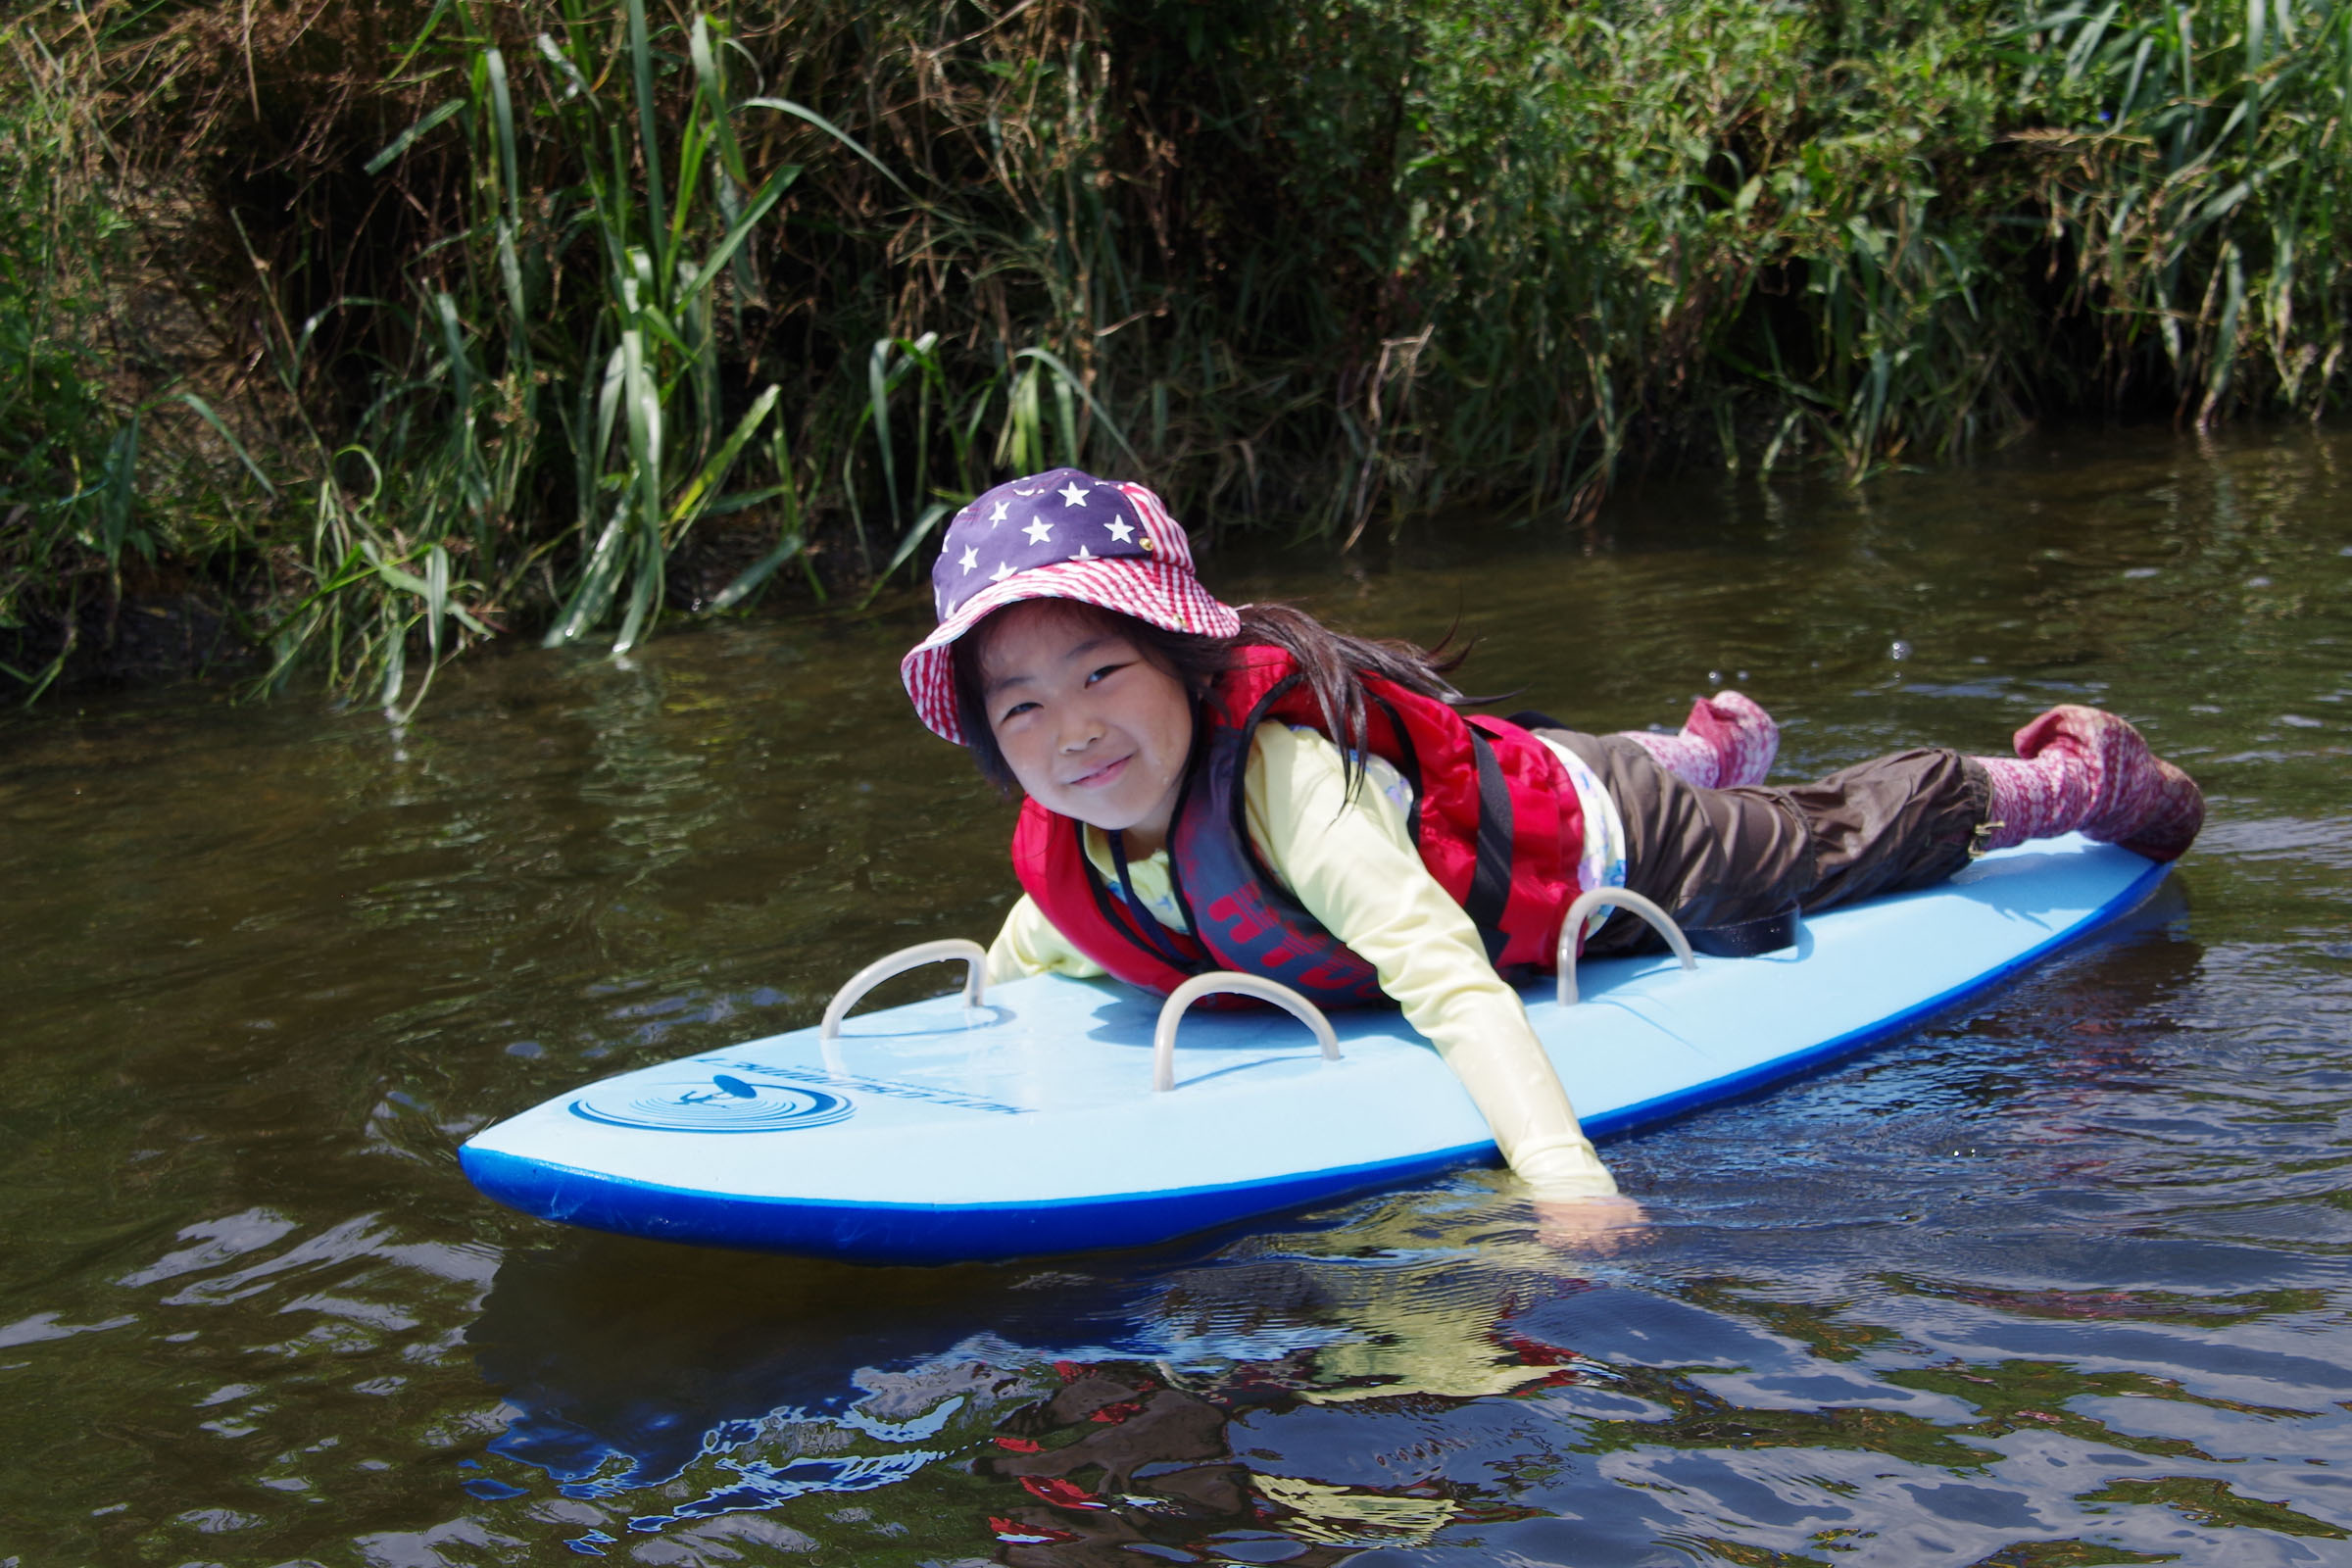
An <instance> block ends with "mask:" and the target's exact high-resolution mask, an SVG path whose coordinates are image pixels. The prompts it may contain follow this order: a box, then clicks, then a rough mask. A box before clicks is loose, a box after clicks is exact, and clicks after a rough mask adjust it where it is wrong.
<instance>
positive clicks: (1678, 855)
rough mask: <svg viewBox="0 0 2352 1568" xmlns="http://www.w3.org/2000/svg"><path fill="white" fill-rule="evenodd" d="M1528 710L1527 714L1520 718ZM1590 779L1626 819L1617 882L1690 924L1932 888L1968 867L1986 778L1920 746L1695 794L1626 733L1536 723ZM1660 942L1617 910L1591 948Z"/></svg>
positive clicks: (1604, 950) (1985, 799)
mask: <svg viewBox="0 0 2352 1568" xmlns="http://www.w3.org/2000/svg"><path fill="white" fill-rule="evenodd" d="M1530 716H1536V715H1530ZM1540 733H1543V734H1544V735H1546V736H1547V737H1548V738H1550V739H1553V740H1558V741H1561V742H1563V743H1565V744H1566V746H1567V747H1568V749H1569V750H1570V751H1572V752H1574V753H1576V755H1577V756H1579V757H1581V758H1583V759H1584V760H1585V763H1586V765H1587V766H1589V767H1591V768H1592V769H1593V772H1594V773H1595V774H1597V775H1599V778H1600V781H1601V783H1602V784H1603V785H1605V786H1607V788H1608V792H1609V795H1610V797H1611V798H1612V799H1614V800H1615V801H1616V803H1617V810H1618V813H1619V814H1620V815H1622V816H1623V817H1624V818H1625V835H1626V853H1625V858H1626V870H1625V882H1626V886H1627V887H1629V888H1631V889H1632V890H1633V891H1634V892H1636V893H1639V894H1642V895H1643V896H1644V897H1646V898H1648V899H1650V900H1652V901H1653V902H1655V903H1656V904H1657V905H1658V906H1659V907H1661V908H1663V909H1665V911H1666V912H1667V913H1668V914H1671V915H1673V916H1674V918H1675V922H1676V923H1677V924H1678V925H1681V926H1684V927H1686V928H1688V929H1692V930H1706V929H1709V928H1712V927H1719V926H1733V925H1740V924H1743V923H1744V922H1747V921H1750V920H1760V919H1763V918H1765V917H1767V916H1770V915H1774V914H1778V913H1780V912H1781V911H1783V910H1785V909H1787V908H1788V907H1789V906H1790V905H1795V906H1796V907H1799V908H1802V909H1805V910H1807V911H1811V910H1815V909H1826V908H1829V907H1833V906H1835V905H1839V904H1850V903H1852V902H1853V901H1855V900H1857V899H1867V898H1870V897H1871V896H1872V895H1874V894H1880V893H1901V892H1904V891H1907V890H1909V889H1911V888H1924V887H1931V886H1933V885H1935V884H1936V883H1937V882H1940V881H1942V880H1943V879H1944V878H1945V877H1948V876H1950V875H1951V874H1952V873H1953V872H1954V871H1957V870H1959V869H1960V868H1961V867H1962V866H1964V865H1966V864H1967V863H1968V858H1969V857H1968V852H1969V846H1970V844H1971V842H1972V839H1973V836H1974V834H1975V832H1976V830H1977V828H1978V826H1979V825H1980V824H1982V823H1983V822H1984V820H1985V815H1986V811H1987V808H1988V807H1989V805H1990V801H1991V792H1992V783H1991V780H1990V779H1989V778H1988V777H1987V776H1986V775H1985V769H1984V768H1983V767H1981V766H1979V765H1978V764H1977V763H1976V762H1974V761H1971V760H1969V759H1967V758H1965V757H1962V756H1961V755H1960V754H1959V753H1958V752H1948V751H1943V750H1941V749H1939V748H1938V749H1923V750H1920V751H1914V752H1897V753H1895V754H1894V755H1892V756H1890V757H1881V758H1877V759H1875V760H1871V761H1868V762H1861V763H1857V764H1856V765H1854V766H1852V767H1848V768H1841V769H1839V770H1838V772H1835V773H1832V774H1831V775H1830V776H1829V777H1827V778H1825V779H1822V780H1820V781H1819V782H1817V783H1812V784H1799V785H1796V786H1794V787H1792V788H1789V789H1772V788H1767V787H1765V786H1762V785H1750V786H1744V787H1741V788H1738V789H1727V790H1709V789H1700V788H1699V787H1698V786H1696V785H1694V784H1688V783H1685V782H1684V781H1683V780H1682V779H1681V778H1678V777H1677V776H1676V775H1674V774H1673V773H1670V772H1668V771H1667V770H1666V769H1665V768H1663V767H1660V766H1659V765H1658V764H1657V761H1656V760H1654V759H1653V758H1651V756H1650V755H1649V753H1648V752H1646V751H1644V750H1643V749H1642V747H1640V746H1639V745H1637V744H1635V743H1634V742H1632V741H1630V740H1621V739H1618V738H1617V737H1614V736H1600V735H1585V734H1581V733H1579V732H1577V731H1575V730H1570V729H1558V728H1548V727H1547V728H1545V729H1544V730H1541V731H1540ZM1663 946H1664V943H1663V942H1662V941H1661V940H1660V939H1659V938H1658V937H1657V936H1656V934H1655V933H1653V932H1652V931H1651V930H1650V928H1649V927H1648V925H1647V924H1645V923H1644V922H1643V921H1642V920H1641V919H1640V918H1639V917H1638V916H1635V915H1632V914H1629V913H1626V912H1625V911H1624V910H1619V911H1618V912H1617V913H1616V914H1614V915H1612V916H1610V918H1609V920H1608V923H1607V924H1605V925H1603V926H1602V927H1601V928H1600V929H1599V930H1598V931H1597V932H1595V933H1593V940H1591V941H1590V942H1588V943H1586V944H1585V951H1586V952H1587V953H1590V954H1593V956H1602V955H1615V954H1625V953H1634V952H1640V951H1645V950H1653V949H1656V948H1660V947H1663Z"/></svg>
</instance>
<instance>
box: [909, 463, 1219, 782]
mask: <svg viewBox="0 0 2352 1568" xmlns="http://www.w3.org/2000/svg"><path fill="white" fill-rule="evenodd" d="M931 592H932V596H933V598H934V599H935V600H936V602H937V604H938V607H939V626H938V628H937V629H936V630H934V631H933V632H932V633H931V635H930V636H928V637H926V638H924V639H923V640H922V641H921V642H920V643H918V644H916V645H915V647H914V651H913V652H911V653H909V654H908V655H907V657H906V658H905V659H903V660H901V661H900V662H899V676H900V678H901V679H903V680H904V681H906V683H907V696H909V697H911V698H913V699H914V711H916V712H917V713H919V714H920V715H922V720H923V722H924V723H925V724H926V725H928V726H929V727H930V729H931V731H932V732H933V733H934V734H937V735H944V736H946V737H947V738H948V739H949V740H952V741H955V742H956V743H957V744H958V745H960V744H962V741H963V733H962V730H961V729H960V727H959V726H958V725H957V724H956V671H955V661H954V656H953V654H952V653H951V651H950V645H951V644H953V643H954V642H955V641H956V638H958V637H961V636H962V635H963V634H964V633H965V632H967V631H970V630H971V629H972V628H973V627H974V626H977V625H978V624H980V622H981V621H982V620H983V619H985V618H986V617H987V616H988V614H989V613H991V612H993V611H998V610H1002V609H1004V608H1005V606H1006V605H1010V604H1016V603H1018V602H1019V601H1021V600H1023V599H1075V600H1077V601H1078V602H1079V603H1081V604H1087V605H1096V606H1100V607H1101V608H1103V609H1104V610H1111V611H1116V612H1118V613H1120V614H1122V615H1133V616H1134V617H1135V618H1136V619H1138V620H1142V621H1149V622H1150V623H1151V624H1152V625H1154V626H1157V627H1160V628H1161V629H1163V630H1165V631H1180V632H1192V633H1195V634H1196V635H1199V636H1202V637H1230V636H1232V635H1233V634H1234V633H1235V632H1237V631H1239V630H1241V624H1242V623H1241V618H1240V617H1239V616H1237V615H1236V614H1234V613H1233V611H1232V610H1231V609H1230V608H1229V607H1227V606H1225V605H1222V604H1220V603H1218V602H1217V600H1216V599H1215V598H1214V597H1212V596H1211V595H1210V594H1209V591H1208V590H1207V589H1205V588H1203V587H1201V579H1200V578H1198V577H1196V576H1194V575H1193V549H1192V546H1191V544H1190V543H1189V542H1187V541H1186V539H1185V537H1184V529H1183V528H1182V527H1181V526H1179V525H1178V523H1177V521H1176V519H1175V518H1173V517H1171V516H1169V515H1168V509H1167V508H1165V507H1163V506H1161V505H1160V501H1159V497H1157V496H1155V495H1153V494H1152V492H1151V491H1150V490H1147V489H1145V488H1144V487H1143V486H1142V485H1140V484H1117V483H1113V482H1112V481H1110V480H1108V479H1098V478H1096V477H1095V476H1094V475H1093V474H1091V473H1081V472H1080V471H1079V470H1078V469H1076V468H1054V469H1053V470H1051V471H1050V472H1046V473H1035V474H1031V475H1030V476H1029V477H1027V478H1025V479H1014V480H1011V481H1009V482H1008V483H1005V484H1001V485H999V486H997V487H996V488H995V489H994V490H991V491H989V492H988V493H987V494H985V495H983V496H981V497H980V499H979V500H977V501H974V502H973V503H972V504H971V505H970V506H968V507H965V508H964V509H963V510H962V511H961V512H958V513H956V515H955V516H954V518H952V519H951V520H950V521H949V523H948V536H947V541H946V543H945V544H943V545H942V546H941V547H940V552H939V563H938V564H936V565H934V566H933V567H932V568H931Z"/></svg>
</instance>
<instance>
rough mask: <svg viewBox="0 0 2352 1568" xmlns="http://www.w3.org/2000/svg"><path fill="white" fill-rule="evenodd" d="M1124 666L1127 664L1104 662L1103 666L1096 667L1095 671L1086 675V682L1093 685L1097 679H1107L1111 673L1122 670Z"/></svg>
mask: <svg viewBox="0 0 2352 1568" xmlns="http://www.w3.org/2000/svg"><path fill="white" fill-rule="evenodd" d="M1126 667H1127V666H1126V665H1125V664H1123V663H1122V664H1104V665H1103V667H1102V668H1101V669H1098V670H1096V671H1095V672H1094V673H1093V674H1091V675H1089V676H1087V677H1086V683H1087V684H1088V685H1089V686H1092V685H1093V684H1094V683H1095V682H1097V681H1099V680H1107V679H1109V678H1110V677H1111V676H1113V675H1115V674H1117V673H1118V672H1119V671H1120V670H1122V669H1125V668H1126Z"/></svg>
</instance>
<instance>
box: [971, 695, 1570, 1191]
mask: <svg viewBox="0 0 2352 1568" xmlns="http://www.w3.org/2000/svg"><path fill="white" fill-rule="evenodd" d="M1369 766H1370V769H1371V778H1370V781H1369V783H1368V785H1367V787H1365V788H1364V789H1362V790H1360V791H1359V792H1358V793H1357V794H1356V796H1355V798H1354V799H1352V800H1350V799H1349V798H1348V791H1347V785H1346V780H1345V776H1344V764H1343V761H1342V759H1341V756H1340V752H1339V749H1338V748H1337V747H1336V746H1334V745H1333V744H1332V743H1331V742H1330V741H1329V740H1328V739H1326V738H1325V737H1324V736H1323V735H1321V734H1319V733H1317V732H1315V731H1313V730H1307V729H1291V728H1288V727H1286V726H1284V725H1281V724H1274V723H1266V724H1260V725H1259V726H1258V729H1257V734H1256V736H1255V738H1254V739H1253V741H1252V743H1251V746H1250V760H1249V764H1248V766H1247V768H1246V769H1245V770H1244V772H1243V775H1242V787H1243V792H1244V797H1245V800H1244V806H1245V811H1246V821H1247V824H1248V827H1249V830H1250V842H1251V843H1252V844H1254V845H1255V846H1256V848H1257V853H1258V855H1259V857H1260V858H1262V859H1263V860H1264V862H1265V864H1266V867H1267V869H1269V870H1271V871H1272V872H1273V873H1274V874H1275V876H1277V877H1279V878H1280V879H1281V880H1282V883H1283V885H1284V886H1285V887H1287V888H1289V889H1290V890H1291V892H1292V894H1293V895H1294V896H1296V897H1297V898H1298V900H1299V903H1300V904H1302V905H1304V906H1305V907H1306V909H1307V912H1308V913H1310V914H1312V915H1313V916H1314V917H1315V918H1316V919H1317V920H1319V921H1321V922H1322V924H1323V926H1324V928H1325V929H1326V930H1328V931H1330V932H1331V933H1332V934H1333V935H1335V936H1337V937H1338V938H1339V939H1340V940H1341V941H1342V942H1345V943H1346V944H1347V945H1348V947H1350V948H1352V949H1354V950H1355V952H1356V953H1357V954H1359V955H1361V956H1363V958H1364V959H1365V960H1366V961H1368V962H1369V963H1370V964H1371V965H1372V967H1373V968H1374V969H1375V970H1376V971H1377V972H1378V973H1379V975H1380V987H1381V990H1383V991H1384V992H1386V993H1388V995H1389V996H1390V998H1391V999H1393V1000H1394V1001H1395V1002H1396V1003H1397V1005H1398V1006H1400V1007H1401V1008H1402V1009H1403V1010H1404V1017H1405V1021H1406V1022H1407V1023H1409V1024H1411V1025H1412V1026H1413V1028H1415V1029H1416V1030H1418V1031H1420V1033H1422V1034H1423V1035H1425V1036H1427V1037H1428V1038H1429V1040H1430V1041H1431V1043H1432V1044H1434V1045H1435V1046H1436V1047H1437V1048H1438V1053H1439V1054H1440V1055H1442V1056H1443V1057H1444V1058H1445V1060H1446V1065H1447V1066H1449V1067H1451V1068H1452V1069H1453V1071H1454V1073H1455V1075H1456V1076H1458V1077H1459V1078H1460V1079H1461V1081H1462V1083H1463V1085H1464V1086H1465V1087H1466V1088H1468V1090H1469V1091H1470V1098H1471V1099H1472V1101H1474V1102H1475V1103H1477V1105H1478V1108H1479V1110H1480V1111H1481V1112H1482V1113H1483V1114H1484V1115H1485V1116H1486V1118H1487V1125H1488V1126H1489V1127H1490V1128H1492V1129H1493V1130H1494V1133H1495V1143H1496V1145H1497V1146H1499V1147H1500V1149H1501V1150H1502V1155H1503V1158H1504V1159H1506V1160H1508V1161H1509V1162H1510V1166H1511V1169H1512V1170H1514V1171H1516V1172H1517V1173H1518V1174H1519V1175H1520V1176H1521V1177H1522V1178H1523V1179H1525V1180H1526V1181H1527V1182H1528V1183H1529V1184H1530V1185H1531V1186H1533V1187H1534V1188H1535V1189H1536V1191H1537V1194H1538V1196H1540V1197H1544V1198H1587V1197H1593V1196H1598V1195H1605V1194H1609V1193H1614V1192H1615V1191H1616V1190H1617V1184H1616V1182H1615V1181H1614V1180H1613V1179H1612V1178H1611V1177H1610V1175H1609V1173H1608V1169H1607V1167H1606V1166H1604V1165H1602V1164H1601V1162H1600V1157H1599V1156H1598V1155H1597V1154H1595V1153H1594V1152H1593V1145H1592V1143H1591V1142H1590V1141H1589V1140H1588V1139H1587V1138H1586V1137H1585V1135H1584V1130H1583V1129H1582V1128H1581V1127H1580V1126H1579V1125H1578V1124H1577V1119H1576V1111H1575V1108H1574V1107H1573V1106H1572V1105H1570V1104H1569V1103H1568V1094H1567V1091H1566V1090H1564V1089H1562V1088H1561V1087H1560V1080H1559V1075H1558V1074H1557V1073H1555V1072H1553V1071H1552V1069H1551V1063H1550V1061H1549V1060H1548V1059H1547V1058H1546V1057H1545V1056H1544V1048H1543V1046H1542V1045H1541V1043H1539V1042H1538V1041H1537V1039H1536V1034H1535V1030H1534V1029H1533V1028H1531V1027H1530V1026H1529V1024H1528V1021H1527V1009H1526V1008H1525V1007H1524V1006H1522V1005H1520V1002H1519V997H1518V994H1517V993H1516V992H1514V991H1513V990H1512V989H1511V988H1510V987H1509V986H1507V985H1505V984H1503V982H1502V979H1501V977H1500V976H1498V975H1496V974H1495V968H1494V965H1493V964H1491V963H1489V962H1488V961H1487V955H1486V949H1485V947H1484V946H1483V945H1482V944H1481V943H1480V941H1479V937H1478V928H1477V927H1476V926H1475V925H1473V924H1472V923H1471V920H1470V917H1469V915H1467V914H1465V913H1464V912H1463V911H1462V907H1461V906H1460V905H1458V904H1456V903H1454V902H1453V900H1452V899H1450V898H1448V897H1446V890H1445V889H1444V888H1442V887H1440V886H1439V885H1438V883H1437V880H1436V878H1434V877H1432V876H1431V875H1430V874H1429V871H1428V869H1427V867H1426V866H1424V865H1423V863H1422V860H1421V856H1420V852H1419V851H1418V850H1416V849H1415V848H1414V847H1413V843H1412V840H1411V839H1410V838H1409V837H1408V836H1407V835H1406V832H1405V807H1404V804H1403V801H1402V799H1401V797H1402V795H1403V786H1402V784H1401V782H1400V781H1398V779H1397V774H1396V772H1395V770H1394V769H1392V768H1390V767H1389V766H1388V764H1387V763H1385V762H1382V761H1380V760H1378V759H1374V760H1372V762H1371V763H1370V764H1369ZM1086 850H1087V857H1088V858H1089V859H1091V860H1092V861H1093V862H1094V863H1095V865H1096V867H1097V869H1098V870H1099V871H1100V872H1101V874H1102V875H1103V877H1104V878H1105V880H1109V879H1110V878H1112V877H1113V875H1114V873H1113V871H1112V865H1111V858H1110V849H1109V844H1108V841H1107V839H1106V838H1105V837H1104V836H1103V834H1102V833H1100V832H1099V831H1097V830H1095V829H1093V828H1089V829H1088V830H1087V834H1086ZM1128 874H1129V876H1130V877H1131V878H1132V880H1133V881H1134V883H1135V888H1136V893H1137V895H1138V896H1139V897H1140V898H1142V899H1143V900H1144V902H1145V903H1146V904H1147V905H1148V906H1149V907H1152V910H1153V912H1154V913H1156V914H1157V915H1158V916H1159V917H1160V919H1161V920H1162V921H1164V922H1165V923H1167V924H1169V925H1172V926H1176V927H1179V928H1181V927H1182V925H1183V921H1182V918H1181V916H1180V914H1179V913H1178V910H1177V907H1176V903H1175V900H1174V898H1173V897H1172V895H1171V893H1170V886H1169V878H1168V858H1167V852H1166V851H1164V850H1163V851H1161V852H1160V853H1158V854H1156V855H1153V856H1152V857H1151V858H1148V859H1144V860H1141V861H1131V862H1129V865H1128ZM988 967H989V976H990V978H991V979H996V980H1010V979H1017V978H1020V977H1022V976H1026V975H1034V974H1044V973H1047V972H1049V971H1051V972H1054V973H1057V974H1066V975H1072V976H1076V977H1080V978H1086V977H1091V976H1094V975H1099V974H1101V973H1103V969H1102V967H1101V966H1100V965H1098V964H1097V963H1095V962H1094V961H1093V960H1092V959H1090V958H1088V957H1087V956H1085V955H1084V954H1082V953H1080V952H1078V950H1077V949H1076V948H1074V947H1072V946H1071V945H1070V943H1069V942H1068V940H1067V939H1065V938H1064V937H1063V936H1062V934H1061V933H1060V932H1059V931H1057V930H1055V929H1054V925H1053V924H1052V922H1050V921H1049V920H1047V918H1046V916H1045V913H1044V911H1042V910H1040V909H1039V908H1038V907H1037V906H1036V904H1035V903H1034V902H1032V901H1031V900H1030V899H1028V898H1026V897H1024V898H1022V899H1021V901H1020V902H1019V903H1018V904H1015V905H1014V906H1013V907H1012V912H1011V913H1010V914H1009V915H1008V916H1006V918H1005V927H1004V929H1003V930H1002V931H1000V932H999V933H998V934H997V940H996V942H995V944H994V945H993V946H992V947H991V948H990V950H989V965H988Z"/></svg>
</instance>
